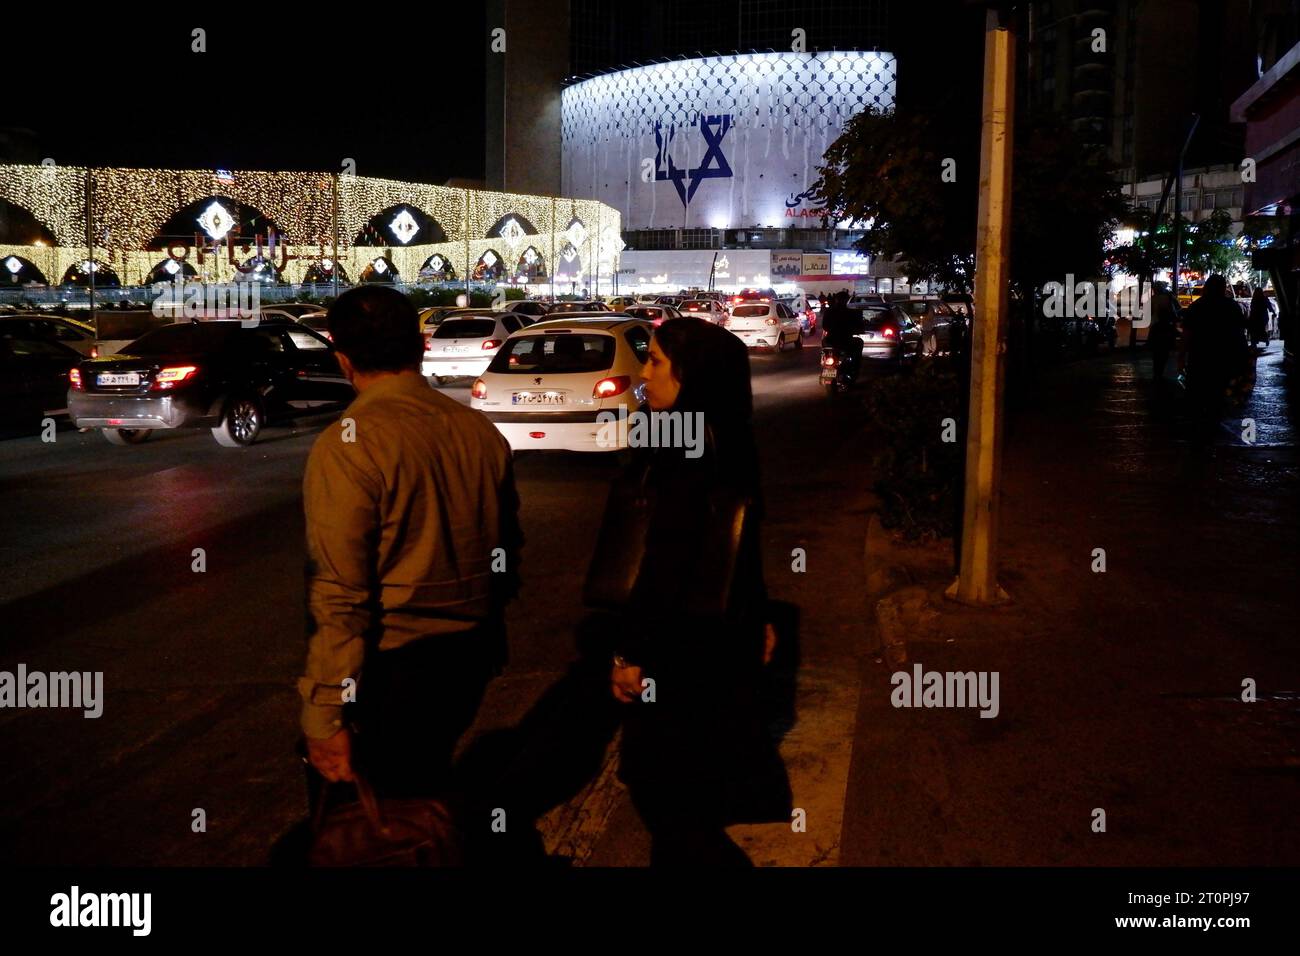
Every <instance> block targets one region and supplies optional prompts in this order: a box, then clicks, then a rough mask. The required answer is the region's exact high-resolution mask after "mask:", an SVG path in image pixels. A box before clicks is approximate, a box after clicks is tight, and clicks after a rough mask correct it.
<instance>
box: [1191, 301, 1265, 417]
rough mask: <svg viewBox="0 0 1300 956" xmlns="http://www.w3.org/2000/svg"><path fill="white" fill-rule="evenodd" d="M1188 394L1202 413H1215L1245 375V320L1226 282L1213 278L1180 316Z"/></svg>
mask: <svg viewBox="0 0 1300 956" xmlns="http://www.w3.org/2000/svg"><path fill="white" fill-rule="evenodd" d="M1183 343H1184V345H1183V349H1184V353H1185V362H1186V364H1185V367H1186V374H1187V388H1188V393H1189V394H1190V396H1191V397H1192V399H1193V401H1194V402H1195V403H1196V404H1197V405H1198V407H1200V408H1201V409H1202V410H1203V411H1206V412H1214V411H1217V410H1218V409H1219V408H1220V407H1221V406H1222V405H1223V403H1224V401H1225V399H1227V398H1228V396H1229V392H1230V390H1231V389H1232V388H1233V387H1235V385H1234V383H1236V382H1237V381H1238V380H1239V379H1241V378H1242V376H1244V375H1245V372H1246V358H1247V352H1248V349H1249V346H1248V344H1247V338H1246V317H1245V315H1244V314H1243V313H1242V311H1241V307H1240V306H1239V305H1237V303H1236V302H1235V301H1234V300H1233V299H1232V298H1231V297H1230V295H1229V291H1228V280H1227V279H1225V278H1224V277H1223V276H1222V275H1212V276H1210V277H1209V278H1208V279H1206V280H1205V287H1204V290H1203V291H1202V293H1201V296H1200V298H1198V299H1197V300H1196V301H1195V302H1193V303H1192V304H1191V305H1189V306H1188V307H1187V311H1186V313H1184V316H1183Z"/></svg>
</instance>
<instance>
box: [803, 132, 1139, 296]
mask: <svg viewBox="0 0 1300 956" xmlns="http://www.w3.org/2000/svg"><path fill="white" fill-rule="evenodd" d="M960 128H962V127H961V126H960V125H959V124H958V123H957V121H956V119H955V118H954V117H951V116H947V115H944V114H939V113H933V114H931V113H912V114H900V113H897V112H896V113H879V112H865V113H861V114H859V115H858V116H856V117H854V118H853V119H852V120H851V121H850V122H849V125H848V126H847V128H846V129H845V131H844V134H843V135H842V136H841V137H840V138H839V139H838V140H836V141H835V142H834V143H833V144H831V146H830V148H829V149H828V150H827V151H826V155H825V157H824V159H825V165H823V166H822V167H820V168H819V172H820V173H821V179H820V180H819V181H818V183H817V189H818V191H819V194H820V196H821V198H822V204H823V205H824V206H825V207H826V208H827V209H828V210H829V211H830V215H831V216H832V217H833V218H835V219H837V220H841V221H842V220H851V221H855V222H858V223H862V224H864V226H865V234H864V236H863V238H862V239H861V240H860V241H859V242H858V244H857V246H858V248H859V249H860V250H861V251H862V252H865V253H867V254H870V255H873V256H885V257H887V258H892V257H894V256H898V257H899V258H900V262H901V265H902V266H903V268H904V271H906V272H907V273H908V274H909V275H910V276H912V277H913V279H917V278H924V279H928V280H931V281H937V282H941V283H943V284H945V285H946V286H948V287H949V288H952V289H957V290H963V291H969V290H970V289H971V288H972V287H973V285H974V280H975V231H976V214H977V211H978V206H979V168H980V167H979V141H978V137H969V136H962V137H958V136H955V135H954V134H953V132H952V131H953V130H957V129H960ZM965 129H967V130H969V129H970V124H969V122H967V123H966V125H965ZM948 160H951V161H952V162H946V161H948ZM945 170H946V171H947V172H948V175H946V176H945ZM1011 192H1012V227H1011V275H1012V281H1013V283H1014V285H1015V286H1016V287H1017V288H1018V290H1019V291H1020V293H1021V294H1025V293H1028V292H1030V290H1033V289H1036V288H1040V287H1041V286H1042V285H1043V284H1044V283H1046V282H1051V281H1063V280H1064V278H1065V275H1066V274H1067V273H1072V274H1074V275H1075V276H1076V277H1078V278H1080V279H1082V278H1083V277H1088V276H1095V275H1098V274H1100V272H1101V269H1102V265H1103V263H1104V262H1105V258H1106V253H1105V246H1106V243H1107V242H1108V241H1109V240H1110V239H1111V237H1112V236H1113V234H1114V230H1115V227H1116V226H1117V225H1118V223H1119V221H1120V218H1121V217H1122V216H1123V215H1124V213H1125V211H1126V206H1125V203H1124V200H1123V198H1122V196H1121V194H1120V188H1119V184H1118V183H1117V182H1116V181H1115V180H1114V179H1113V178H1112V177H1111V176H1110V175H1109V174H1108V173H1107V172H1106V170H1105V168H1104V167H1103V166H1102V165H1101V163H1100V162H1099V160H1098V158H1097V157H1095V156H1094V155H1092V154H1090V153H1089V151H1088V149H1087V148H1086V147H1085V146H1084V145H1083V144H1082V143H1081V142H1080V140H1079V139H1078V137H1077V136H1076V135H1075V134H1074V133H1073V131H1072V130H1071V129H1070V128H1069V127H1068V126H1067V125H1065V124H1064V123H1059V122H1055V123H1052V124H1050V125H1046V126H1045V125H1043V124H1042V123H1041V122H1040V123H1038V124H1036V125H1035V126H1034V127H1033V128H1019V129H1017V132H1016V147H1015V159H1014V166H1013V168H1012V185H1011Z"/></svg>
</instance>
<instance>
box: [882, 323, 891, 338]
mask: <svg viewBox="0 0 1300 956" xmlns="http://www.w3.org/2000/svg"><path fill="white" fill-rule="evenodd" d="M880 334H881V335H883V336H884V337H885V338H887V339H892V338H893V337H894V330H893V329H891V328H889V327H888V326H886V327H885V328H883V329H881V330H880Z"/></svg>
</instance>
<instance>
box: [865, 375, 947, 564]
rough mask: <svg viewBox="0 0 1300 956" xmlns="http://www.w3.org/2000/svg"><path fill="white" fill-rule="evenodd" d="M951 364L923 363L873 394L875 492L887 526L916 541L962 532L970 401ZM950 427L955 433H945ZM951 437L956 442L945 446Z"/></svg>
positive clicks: (875, 386)
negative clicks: (959, 518) (877, 444)
mask: <svg viewBox="0 0 1300 956" xmlns="http://www.w3.org/2000/svg"><path fill="white" fill-rule="evenodd" d="M957 361H958V360H957V359H954V358H950V357H935V358H930V359H922V360H921V361H920V363H919V364H918V366H917V367H916V368H914V369H912V370H911V371H910V372H906V373H904V374H900V375H894V376H889V377H884V378H879V379H877V380H876V381H875V382H873V383H872V386H871V388H870V389H869V390H868V392H867V397H866V405H867V409H868V411H869V412H870V413H871V419H872V421H871V425H872V427H873V428H874V429H875V431H876V433H877V435H878V437H879V439H880V450H879V452H877V454H876V456H875V474H876V481H875V484H874V489H875V492H876V494H878V495H879V496H880V499H881V513H880V520H881V523H882V524H883V525H884V526H885V527H886V528H890V529H893V530H897V531H899V532H901V533H902V535H903V536H904V537H905V538H908V539H910V540H917V539H934V538H946V537H951V536H952V535H953V533H954V531H955V529H956V521H957V515H958V510H957V505H958V501H959V497H958V496H959V495H960V494H961V483H962V459H963V450H964V443H965V432H964V421H965V402H966V394H965V390H964V386H963V384H962V379H961V376H960V375H959V374H958V371H959V370H958V367H957V365H956V362H957ZM945 419H952V420H953V422H954V425H953V426H952V427H950V428H945ZM945 432H947V433H948V435H949V437H952V438H953V439H954V440H953V441H948V442H946V441H944V440H943V439H944V437H945Z"/></svg>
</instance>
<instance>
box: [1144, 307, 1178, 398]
mask: <svg viewBox="0 0 1300 956" xmlns="http://www.w3.org/2000/svg"><path fill="white" fill-rule="evenodd" d="M1152 287H1153V288H1154V290H1155V292H1154V294H1153V295H1152V296H1151V328H1150V330H1149V331H1148V332H1147V345H1149V346H1150V348H1151V380H1152V381H1153V382H1154V383H1155V385H1156V387H1157V388H1159V387H1160V386H1161V385H1162V384H1163V383H1164V380H1165V367H1166V366H1167V365H1168V364H1169V355H1170V353H1171V352H1173V350H1174V346H1175V345H1176V344H1177V343H1178V320H1179V313H1178V299H1177V298H1175V297H1174V294H1173V293H1172V292H1170V291H1169V284H1168V283H1167V282H1155V283H1152Z"/></svg>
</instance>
